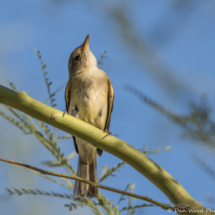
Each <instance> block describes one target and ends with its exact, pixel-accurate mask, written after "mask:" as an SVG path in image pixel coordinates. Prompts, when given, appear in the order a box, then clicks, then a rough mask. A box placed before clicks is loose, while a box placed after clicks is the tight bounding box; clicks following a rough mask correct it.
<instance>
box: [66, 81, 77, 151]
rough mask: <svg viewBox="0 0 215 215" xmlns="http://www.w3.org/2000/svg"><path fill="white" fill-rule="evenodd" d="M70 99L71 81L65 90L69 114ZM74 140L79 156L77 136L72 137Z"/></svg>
mask: <svg viewBox="0 0 215 215" xmlns="http://www.w3.org/2000/svg"><path fill="white" fill-rule="evenodd" d="M70 98H71V80H69V81H68V83H67V85H66V90H65V102H66V111H67V113H69V105H70ZM72 138H73V142H74V146H75V151H76V152H77V153H78V154H79V152H78V146H77V143H76V138H75V136H72Z"/></svg>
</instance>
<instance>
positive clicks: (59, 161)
mask: <svg viewBox="0 0 215 215" xmlns="http://www.w3.org/2000/svg"><path fill="white" fill-rule="evenodd" d="M36 53H37V55H38V57H39V60H40V66H41V69H42V72H43V74H44V77H45V82H46V86H47V89H48V95H49V97H48V99H46V100H44V102H46V101H47V100H50V104H51V106H52V107H55V106H56V103H54V102H56V101H55V98H54V96H55V95H56V93H57V92H59V91H60V90H61V89H62V88H63V86H61V87H59V88H58V89H57V90H56V91H55V92H54V93H52V92H51V89H50V85H51V84H52V82H50V81H49V79H48V78H47V74H48V72H46V71H45V68H46V64H44V62H43V61H42V60H41V58H42V57H41V55H40V52H39V51H37V50H36ZM106 53H107V52H104V54H103V55H101V58H100V61H99V62H98V64H102V60H103V58H106V56H105V54H106ZM9 84H10V86H11V88H12V89H13V90H16V88H15V86H14V84H13V83H9ZM5 107H6V109H7V110H8V111H9V112H10V113H11V114H12V115H11V116H10V115H8V114H7V113H5V112H3V111H0V115H1V116H2V117H4V118H5V119H6V120H8V121H10V122H11V123H12V124H13V125H15V126H16V127H18V128H19V129H20V130H21V131H22V132H23V133H24V134H26V135H27V134H28V135H34V136H35V137H36V138H37V140H38V141H39V142H40V143H42V144H43V146H45V148H46V149H47V150H48V151H49V152H50V153H51V154H52V155H53V156H54V158H55V160H49V161H42V164H43V165H46V166H48V167H59V166H62V167H63V168H64V169H65V170H66V171H67V172H68V173H70V174H74V175H75V174H76V171H75V170H74V168H73V167H72V165H71V164H70V163H69V160H70V159H72V158H74V156H75V155H76V153H75V151H73V152H72V153H70V154H69V155H68V156H66V157H65V155H64V154H63V153H62V152H61V149H60V147H58V144H57V141H59V140H63V139H70V138H71V136H70V135H65V136H58V131H57V130H55V129H53V128H50V126H48V125H46V124H44V123H43V122H41V121H39V120H33V119H32V118H31V117H30V116H28V115H26V114H24V113H22V112H20V111H17V110H14V109H12V108H10V107H8V106H5ZM154 152H155V153H156V152H158V150H157V151H154ZM143 153H149V154H150V153H152V152H151V151H150V150H149V151H147V149H146V148H145V150H144V152H143ZM125 164H126V163H125V162H124V161H122V162H119V163H118V164H117V165H115V166H114V167H111V168H107V166H106V165H105V166H103V172H102V174H101V175H100V177H99V179H98V181H99V183H100V182H102V181H104V180H105V179H107V178H108V177H109V176H115V174H114V173H115V172H116V171H119V170H120V168H121V167H123V166H125ZM28 170H29V171H31V172H32V173H34V174H37V175H38V176H40V177H43V178H45V179H47V180H49V181H51V182H54V183H56V184H58V185H60V186H62V187H64V188H67V189H68V190H69V193H71V191H72V189H73V187H74V184H73V183H72V182H71V181H70V180H68V179H65V178H61V180H60V181H56V180H55V179H54V178H52V177H50V176H47V175H43V174H40V173H38V172H36V171H34V170H30V169H28ZM133 189H134V185H131V186H130V185H129V184H128V185H127V187H126V189H125V190H129V191H132V190H133ZM6 190H7V191H8V193H9V194H10V195H14V194H18V195H27V194H28V195H29V194H30V195H46V196H52V197H58V198H65V199H70V200H72V203H70V204H65V207H68V209H69V210H75V209H77V208H78V207H83V206H88V207H90V208H91V209H92V211H93V212H94V213H95V214H99V215H102V214H104V213H103V212H102V211H105V214H110V215H115V214H120V213H122V212H124V211H127V214H133V213H134V212H135V210H136V209H138V208H142V207H147V206H153V204H142V205H134V204H133V200H134V199H133V198H130V197H129V198H128V206H124V207H122V208H121V209H119V208H118V207H119V204H120V202H122V201H124V200H125V199H126V198H125V197H124V196H123V195H122V196H121V197H120V199H119V201H118V203H117V204H116V205H115V204H113V202H112V201H110V200H109V199H108V198H106V197H105V196H104V195H103V194H102V193H101V192H99V195H98V197H97V201H93V200H92V199H81V198H76V197H74V196H73V195H71V194H62V193H56V192H53V191H50V192H47V191H41V190H39V189H35V190H34V189H26V188H21V189H17V188H15V189H14V190H11V189H9V188H6Z"/></svg>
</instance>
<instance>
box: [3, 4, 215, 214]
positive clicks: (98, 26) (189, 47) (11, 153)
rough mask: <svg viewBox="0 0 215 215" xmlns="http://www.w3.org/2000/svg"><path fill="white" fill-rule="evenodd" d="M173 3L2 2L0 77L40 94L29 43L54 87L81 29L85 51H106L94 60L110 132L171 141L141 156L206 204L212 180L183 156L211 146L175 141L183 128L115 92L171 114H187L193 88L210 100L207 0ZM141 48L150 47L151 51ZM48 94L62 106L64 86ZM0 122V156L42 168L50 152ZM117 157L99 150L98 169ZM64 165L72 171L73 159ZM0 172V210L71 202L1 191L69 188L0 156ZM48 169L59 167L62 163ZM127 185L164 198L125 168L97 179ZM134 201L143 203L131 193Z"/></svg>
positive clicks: (211, 39) (214, 64)
mask: <svg viewBox="0 0 215 215" xmlns="http://www.w3.org/2000/svg"><path fill="white" fill-rule="evenodd" d="M179 2H180V1H179V0H175V1H171V0H164V1H162V2H161V1H159V0H153V1H140V0H138V1H135V2H131V1H119V2H118V3H115V1H109V2H105V3H103V2H100V1H90V2H87V1H75V0H74V1H69V0H68V1H62V2H60V1H51V0H47V1H41V0H38V1H26V0H20V1H1V2H0V84H2V85H5V86H8V81H10V82H13V83H14V84H15V85H16V87H17V90H18V91H25V92H26V93H27V94H28V95H29V96H31V97H32V98H34V99H36V100H39V101H43V100H44V99H45V98H46V97H47V89H46V85H45V82H44V77H43V74H42V71H41V69H40V66H39V61H38V58H37V55H36V53H35V51H34V47H35V48H36V49H38V50H40V51H41V54H42V57H43V60H44V61H45V63H46V64H47V69H46V70H47V71H48V77H49V78H50V80H51V81H52V82H53V84H52V85H51V89H52V90H53V91H54V90H56V89H57V88H58V87H59V86H61V85H62V84H64V83H66V82H67V80H68V68H67V64H68V58H69V55H70V54H71V52H72V51H73V50H74V49H75V48H76V47H77V46H79V45H80V44H82V43H83V41H84V39H85V37H86V35H87V34H90V48H91V50H92V52H93V53H94V55H95V56H96V57H97V59H98V58H99V54H102V53H103V52H104V51H108V53H107V56H108V58H107V59H104V61H103V62H104V63H105V64H104V65H102V66H101V67H102V69H103V70H104V71H105V72H106V73H107V74H108V76H109V77H110V79H111V81H112V83H113V87H114V91H115V101H114V110H113V114H112V120H111V127H110V130H111V131H112V133H113V134H117V135H119V136H118V137H119V138H120V139H123V140H125V141H126V142H128V143H129V144H131V145H132V146H134V147H135V148H138V149H141V148H142V145H143V144H146V146H147V147H148V148H153V149H155V148H161V149H163V148H165V147H166V146H171V150H169V151H166V152H161V153H159V154H153V155H150V158H151V159H152V160H154V161H155V162H156V163H158V164H159V165H160V166H161V167H163V168H164V169H165V170H167V171H168V172H169V173H170V174H171V175H172V176H173V177H174V178H175V179H176V180H177V181H178V182H179V183H181V184H182V186H184V188H185V189H186V190H187V191H188V192H189V193H190V194H191V196H193V197H194V198H195V199H196V200H197V201H199V202H202V203H203V204H204V205H205V206H206V207H212V206H213V205H212V204H211V203H209V202H207V201H206V197H207V195H210V194H211V195H212V194H213V193H214V191H213V190H214V181H213V180H212V178H210V177H209V175H207V174H206V173H205V172H204V171H203V170H202V169H200V168H199V166H197V164H196V163H195V162H194V161H193V159H192V156H193V155H194V154H195V155H198V156H199V157H200V158H201V159H203V160H204V161H205V162H206V163H208V164H212V163H214V152H213V151H212V150H210V149H209V148H207V146H203V145H201V144H197V143H196V142H195V141H193V140H186V139H184V138H181V134H182V132H183V131H182V130H181V128H180V127H178V126H177V125H175V124H173V123H172V122H171V121H169V120H168V119H167V118H166V117H165V116H163V115H162V114H160V113H158V112H157V111H156V110H154V109H153V108H152V107H150V106H147V105H146V104H144V103H142V102H141V101H140V100H139V99H138V98H137V97H135V96H134V95H132V94H131V93H129V92H128V91H126V90H125V89H124V85H125V84H129V85H131V86H134V87H135V88H137V89H140V90H141V91H142V92H143V93H144V94H145V95H147V96H148V97H150V98H152V99H154V100H155V101H157V102H158V103H159V104H161V105H163V106H165V107H166V108H168V109H169V110H171V111H172V112H174V113H176V114H187V113H188V112H189V109H188V108H189V103H190V102H191V101H196V102H198V101H199V98H200V96H201V95H202V94H207V95H208V98H209V100H210V101H211V102H212V103H214V81H215V73H214V68H215V61H214V52H215V45H214V44H215V28H214V27H213V26H214V20H215V19H214V18H215V15H214V7H215V3H214V2H213V1H200V0H198V1H187V3H184V5H183V4H182V3H181V4H180V3H179ZM114 12H115V13H114ZM120 12H125V14H126V15H127V16H128V20H129V21H130V23H131V25H132V29H133V30H132V31H131V32H127V33H125V34H122V31H121V29H120V26H119V24H118V22H117V20H116V18H114V15H113V14H115V16H118V15H119V14H120ZM123 30H124V29H123ZM136 34H137V35H138V37H137V38H139V39H140V48H142V47H144V48H143V49H141V50H139V48H138V47H136V48H133V47H134V45H135V42H136V40H135V41H133V43H132V42H131V43H129V41H128V40H127V36H128V35H132V36H136ZM147 50H149V51H150V53H153V55H152V57H150V55H149V53H148V52H147ZM155 57H156V59H157V60H158V61H159V64H158V63H157V61H155ZM169 78H171V81H168V80H169ZM56 100H57V106H56V108H57V109H59V110H63V109H65V102H64V90H62V91H60V92H59V93H58V94H57V95H56ZM1 109H3V107H2V106H1ZM0 125H1V130H0V136H1V140H2V141H1V142H0V145H1V152H0V157H2V158H6V159H12V160H15V161H19V162H23V163H28V164H31V165H34V166H37V167H41V168H47V167H45V166H43V165H42V164H41V161H44V160H51V159H53V157H52V155H51V154H50V153H49V152H47V151H46V149H45V148H44V147H43V146H41V144H40V143H39V142H38V141H37V140H36V139H35V138H34V137H32V136H30V135H28V136H25V135H23V134H22V133H21V131H19V130H18V129H17V128H15V127H14V126H12V125H11V124H10V123H9V122H7V121H6V120H4V119H3V118H0ZM59 146H60V147H62V150H63V151H64V153H65V155H68V154H69V153H71V152H72V151H73V150H74V148H73V143H72V140H62V141H59ZM118 162H120V160H119V159H118V158H115V157H114V156H112V155H110V154H108V153H104V154H103V156H102V157H101V158H98V175H99V174H100V173H101V171H102V169H101V167H102V166H103V165H105V164H107V166H108V167H112V166H114V165H116V164H117V163H118ZM71 163H72V165H73V166H74V168H76V166H77V156H76V157H75V159H74V160H72V161H71ZM211 166H212V165H211ZM0 169H1V171H2V173H4V174H3V177H1V179H0V181H1V187H0V200H1V201H0V211H3V214H15V213H16V214H17V215H19V214H20V215H21V214H22V215H23V214H24V215H25V214H29V213H31V214H38V213H37V210H40V212H41V214H47V213H49V214H53V215H55V214H56V215H57V214H59V213H60V212H63V213H64V214H70V212H69V211H68V209H67V208H65V207H64V204H66V203H69V202H70V201H68V200H66V201H65V200H62V199H57V198H53V197H41V196H15V195H14V196H12V197H8V196H7V195H6V192H5V190H4V188H5V187H8V188H28V189H36V188H40V189H42V190H47V191H49V190H53V191H56V192H68V191H66V190H64V189H63V188H61V187H59V186H57V185H56V184H54V183H50V182H48V181H46V180H45V179H41V178H39V177H38V176H36V175H34V174H32V173H29V172H28V171H27V170H23V169H20V168H18V167H14V166H11V165H9V164H5V163H0ZM54 171H58V172H61V171H62V169H60V168H57V169H54ZM126 183H135V185H136V186H135V189H134V191H135V193H137V194H142V195H146V196H149V197H150V198H153V199H155V200H158V201H161V202H164V203H169V200H168V199H167V198H166V197H165V196H164V194H162V192H161V191H159V190H158V189H157V188H156V187H155V186H154V185H153V184H152V183H151V182H150V181H148V180H146V179H145V178H144V177H143V176H142V175H140V174H139V173H138V172H136V171H135V170H134V169H132V168H131V167H130V166H128V165H126V168H123V169H122V170H121V171H120V172H117V173H116V177H112V178H109V179H107V180H106V181H104V183H103V184H104V185H107V186H112V187H116V188H119V189H125V187H126ZM102 193H104V194H105V195H107V197H108V198H109V199H111V200H112V201H113V202H115V203H116V202H117V201H118V199H119V198H120V196H119V195H118V194H114V193H110V192H108V191H102ZM135 203H136V204H143V202H142V201H139V200H136V201H135ZM124 204H125V203H122V205H124ZM38 208H39V209H38ZM88 211H90V210H89V209H88V208H84V209H80V210H78V211H76V212H73V214H81V213H84V212H87V213H89V214H90V212H88ZM143 212H145V213H147V214H154V213H158V212H159V214H166V211H164V210H162V209H160V208H156V207H154V208H147V209H138V210H136V214H142V213H143Z"/></svg>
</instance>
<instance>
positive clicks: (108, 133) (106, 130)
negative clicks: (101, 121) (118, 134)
mask: <svg viewBox="0 0 215 215" xmlns="http://www.w3.org/2000/svg"><path fill="white" fill-rule="evenodd" d="M104 132H106V133H107V134H106V135H105V136H104V137H103V138H102V140H103V139H104V138H106V137H107V136H109V135H111V134H112V132H109V131H108V129H105V130H104Z"/></svg>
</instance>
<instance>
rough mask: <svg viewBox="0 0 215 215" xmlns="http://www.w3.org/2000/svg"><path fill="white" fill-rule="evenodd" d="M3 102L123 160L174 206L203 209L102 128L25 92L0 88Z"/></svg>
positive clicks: (158, 169) (164, 174)
mask: <svg viewBox="0 0 215 215" xmlns="http://www.w3.org/2000/svg"><path fill="white" fill-rule="evenodd" d="M0 103H3V104H5V105H8V106H10V107H13V108H15V109H17V110H20V111H22V112H24V113H26V114H28V115H30V116H32V117H34V118H36V119H39V120H41V121H43V122H45V123H47V124H50V125H52V126H54V127H56V128H58V129H61V130H63V131H65V132H67V133H69V134H72V135H74V136H77V137H79V138H81V139H83V140H85V141H87V142H89V143H90V144H92V145H94V146H96V147H98V148H100V149H103V150H105V151H106V152H109V153H111V154H112V155H114V156H116V157H118V158H120V159H122V160H123V161H125V162H126V163H128V164H129V165H131V166H132V167H133V168H135V169H136V170H137V171H138V172H140V173H141V174H142V175H144V176H145V177H146V178H147V179H148V180H150V181H151V182H152V183H153V184H154V185H156V186H157V187H158V188H159V189H160V190H161V191H162V192H163V193H164V194H165V195H166V196H167V197H168V198H169V200H170V201H171V202H172V203H173V204H174V205H183V204H187V205H189V206H190V208H195V209H196V210H200V209H202V208H203V207H202V206H201V205H200V204H199V203H198V202H196V201H195V200H194V199H193V198H192V197H191V196H190V194H189V193H188V192H187V191H186V190H185V189H184V188H183V187H182V186H181V185H180V184H179V183H178V182H177V181H176V180H175V179H174V178H173V177H172V176H171V175H170V174H169V173H167V172H166V171H165V170H164V169H162V168H161V167H160V166H159V165H158V164H156V163H155V162H153V161H152V160H151V159H149V158H148V157H147V156H146V155H144V154H143V153H142V152H140V151H139V150H137V149H135V148H134V147H132V146H131V145H129V144H128V143H126V142H125V141H123V140H120V139H118V138H116V137H114V136H110V135H107V136H106V133H105V132H103V131H101V130H100V129H98V128H96V127H94V126H92V125H90V124H88V123H85V122H83V121H81V120H79V119H76V118H74V117H72V116H70V115H68V114H64V113H63V112H61V111H59V110H56V109H54V108H52V107H49V106H47V105H45V104H43V103H41V102H38V101H36V100H34V99H32V98H30V97H29V96H28V95H27V94H26V93H25V92H15V91H13V90H10V89H8V88H6V87H4V86H1V85H0ZM185 177H186V176H185ZM182 214H186V213H185V212H183V213H182ZM187 214H190V213H187ZM195 214H198V213H195ZM199 214H204V213H202V212H201V213H199Z"/></svg>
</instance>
